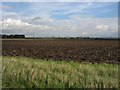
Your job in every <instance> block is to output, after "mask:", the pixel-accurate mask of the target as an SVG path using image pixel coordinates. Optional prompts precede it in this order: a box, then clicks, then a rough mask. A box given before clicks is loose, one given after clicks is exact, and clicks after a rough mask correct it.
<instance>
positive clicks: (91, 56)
mask: <svg viewBox="0 0 120 90" xmlns="http://www.w3.org/2000/svg"><path fill="white" fill-rule="evenodd" d="M2 46H3V48H2V55H3V56H25V57H31V58H36V59H37V58H38V59H43V60H44V59H45V60H49V59H52V60H60V61H61V60H65V61H77V62H90V63H111V64H117V63H118V49H119V48H118V41H117V40H39V39H38V40H3V41H2Z"/></svg>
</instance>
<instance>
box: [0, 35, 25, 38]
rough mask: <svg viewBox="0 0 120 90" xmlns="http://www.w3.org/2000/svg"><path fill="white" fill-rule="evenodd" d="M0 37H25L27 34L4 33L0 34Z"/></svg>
mask: <svg viewBox="0 0 120 90" xmlns="http://www.w3.org/2000/svg"><path fill="white" fill-rule="evenodd" d="M0 37H1V38H25V35H23V34H15V35H13V34H11V35H6V34H4V35H0Z"/></svg>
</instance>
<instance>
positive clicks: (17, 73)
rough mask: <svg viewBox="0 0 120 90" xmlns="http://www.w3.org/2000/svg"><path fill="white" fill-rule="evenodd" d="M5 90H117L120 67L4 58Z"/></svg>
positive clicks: (3, 79) (3, 83)
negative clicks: (36, 89)
mask: <svg viewBox="0 0 120 90" xmlns="http://www.w3.org/2000/svg"><path fill="white" fill-rule="evenodd" d="M2 73H3V75H2V76H3V77H2V86H3V88H118V65H115V64H114V65H113V64H87V63H86V64H85V63H84V64H83V63H77V62H72V61H71V62H66V61H51V60H49V61H46V60H38V59H31V58H26V57H6V56H5V57H4V56H3V57H2Z"/></svg>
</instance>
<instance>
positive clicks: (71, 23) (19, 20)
mask: <svg viewBox="0 0 120 90" xmlns="http://www.w3.org/2000/svg"><path fill="white" fill-rule="evenodd" d="M0 9H1V10H0V14H2V17H1V18H0V25H2V33H3V34H24V35H26V36H29V37H30V36H31V37H32V36H33V34H34V36H35V37H52V36H54V37H59V36H60V37H118V3H117V2H2V4H1V5H0Z"/></svg>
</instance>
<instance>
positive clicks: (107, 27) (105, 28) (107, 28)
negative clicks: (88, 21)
mask: <svg viewBox="0 0 120 90" xmlns="http://www.w3.org/2000/svg"><path fill="white" fill-rule="evenodd" d="M96 29H98V30H103V31H106V30H109V29H110V26H109V25H98V26H96Z"/></svg>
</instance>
